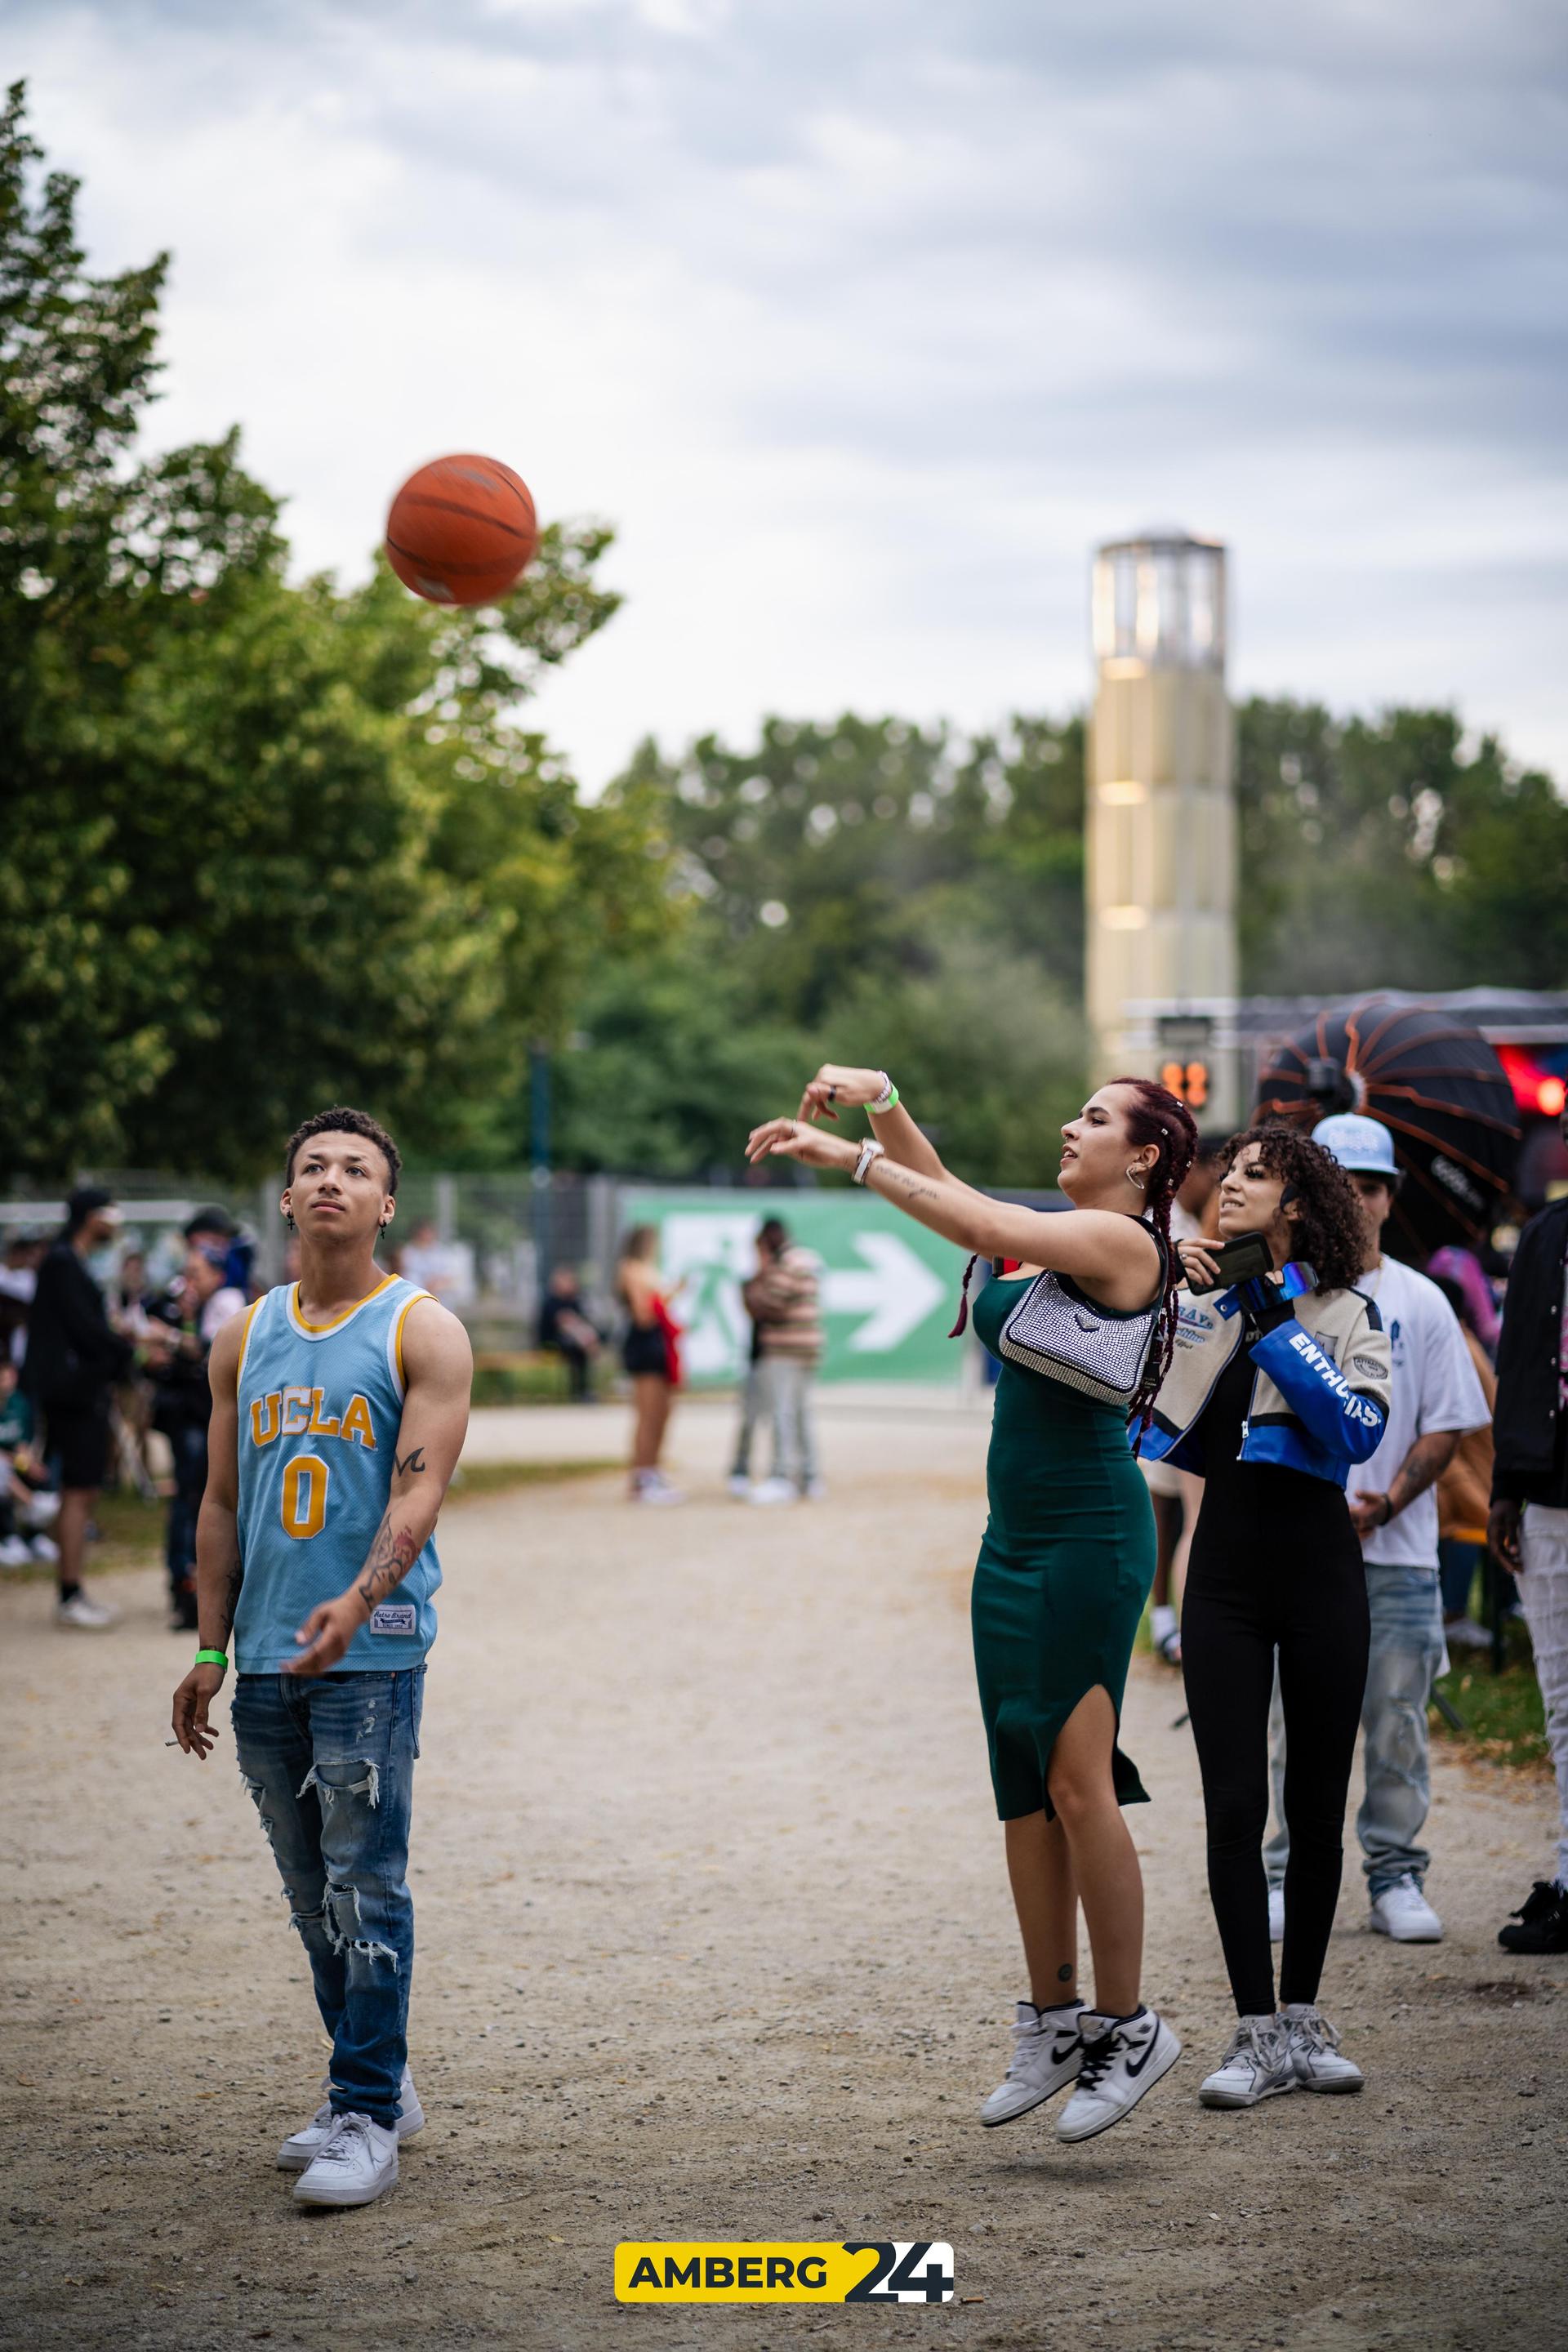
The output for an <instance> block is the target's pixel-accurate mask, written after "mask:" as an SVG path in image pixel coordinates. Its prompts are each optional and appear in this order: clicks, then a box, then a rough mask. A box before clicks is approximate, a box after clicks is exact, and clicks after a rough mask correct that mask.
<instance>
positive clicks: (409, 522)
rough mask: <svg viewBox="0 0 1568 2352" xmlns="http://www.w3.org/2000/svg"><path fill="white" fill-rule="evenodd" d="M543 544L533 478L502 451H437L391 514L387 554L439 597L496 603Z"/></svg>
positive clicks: (419, 592) (433, 599)
mask: <svg viewBox="0 0 1568 2352" xmlns="http://www.w3.org/2000/svg"><path fill="white" fill-rule="evenodd" d="M538 545H539V524H538V521H537V520H536V518H535V516H534V511H533V500H532V499H531V496H530V495H529V488H528V484H527V483H526V482H525V481H524V480H523V478H522V477H521V474H514V473H513V472H512V470H511V467H510V466H503V465H502V464H501V462H500V458H499V457H436V458H433V459H432V460H431V462H430V464H429V465H428V466H421V467H420V468H419V471H418V472H417V473H416V474H410V476H409V477H408V479H407V480H406V481H405V483H404V485H403V488H401V489H400V490H399V491H398V493H397V496H396V497H395V499H393V501H392V511H391V512H390V514H389V515H388V516H387V518H386V559H387V562H389V563H390V564H391V566H392V568H393V570H394V571H395V572H396V574H397V576H398V578H399V579H400V580H401V581H402V583H403V584H404V586H405V588H412V589H413V591H414V593H415V594H416V596H423V597H425V598H426V601H427V602H428V603H429V604H494V603H495V601H496V599H497V598H498V597H499V596H504V595H505V594H506V593H507V590H508V589H509V588H510V587H512V586H513V585H514V584H515V583H516V582H517V580H518V579H519V578H520V576H521V573H522V572H523V571H524V569H525V568H526V566H527V564H528V562H530V560H531V556H532V554H533V551H534V549H535V548H536V547H537V546H538Z"/></svg>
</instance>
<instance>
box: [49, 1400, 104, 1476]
mask: <svg viewBox="0 0 1568 2352" xmlns="http://www.w3.org/2000/svg"><path fill="white" fill-rule="evenodd" d="M44 1433H45V1434H44V1454H45V1459H46V1460H47V1461H50V1462H53V1461H56V1460H58V1464H59V1474H60V1485H61V1486H102V1484H103V1481H104V1475H105V1474H106V1472H107V1471H108V1468H109V1391H108V1390H107V1389H106V1390H105V1391H103V1393H102V1394H101V1395H100V1396H97V1397H94V1399H93V1401H92V1402H91V1403H90V1404H46V1405H45V1407H44Z"/></svg>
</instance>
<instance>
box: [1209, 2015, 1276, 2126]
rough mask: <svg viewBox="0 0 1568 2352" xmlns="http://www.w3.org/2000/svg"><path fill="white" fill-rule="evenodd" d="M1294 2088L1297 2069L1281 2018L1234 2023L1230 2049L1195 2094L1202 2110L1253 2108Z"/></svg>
mask: <svg viewBox="0 0 1568 2352" xmlns="http://www.w3.org/2000/svg"><path fill="white" fill-rule="evenodd" d="M1295 2087H1296V2069H1295V2066H1294V2064H1293V2063H1292V2061H1291V2057H1290V2047H1289V2042H1288V2041H1287V2039H1286V2033H1285V2021H1284V2019H1283V2018H1280V2017H1272V2016H1270V2017H1242V2018H1238V2019H1237V2026H1236V2032H1234V2033H1233V2034H1232V2035H1231V2037H1230V2047H1229V2049H1228V2050H1227V2051H1226V2053H1225V2056H1224V2057H1223V2058H1222V2059H1221V2060H1220V2062H1219V2064H1218V2065H1217V2066H1216V2067H1215V2071H1214V2073H1213V2074H1210V2075H1208V2076H1207V2077H1206V2078H1205V2081H1204V2083H1203V2084H1202V2085H1201V2086H1200V2088H1199V2091H1198V2097H1199V2099H1200V2101H1201V2102H1202V2104H1203V2105H1205V2107H1255V2106H1256V2105H1258V2100H1259V2099H1277V2098H1278V2097H1279V2095H1280V2093H1281V2092H1283V2091H1293V2090H1294V2089H1295Z"/></svg>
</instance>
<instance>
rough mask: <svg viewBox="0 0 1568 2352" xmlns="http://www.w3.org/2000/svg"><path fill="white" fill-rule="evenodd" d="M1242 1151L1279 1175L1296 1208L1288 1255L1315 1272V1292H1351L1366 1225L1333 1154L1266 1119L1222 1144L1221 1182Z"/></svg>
mask: <svg viewBox="0 0 1568 2352" xmlns="http://www.w3.org/2000/svg"><path fill="white" fill-rule="evenodd" d="M1244 1151H1255V1152H1256V1153H1257V1154H1258V1158H1259V1160H1262V1162H1263V1165H1264V1166H1265V1168H1267V1169H1268V1173H1269V1174H1270V1175H1271V1176H1279V1177H1283V1179H1284V1181H1285V1183H1286V1185H1287V1187H1288V1188H1290V1189H1292V1190H1293V1191H1294V1192H1295V1194H1296V1197H1297V1199H1298V1200H1299V1201H1300V1204H1301V1213H1300V1216H1299V1217H1298V1219H1297V1221H1296V1223H1295V1225H1294V1227H1293V1228H1292V1231H1291V1237H1290V1255H1291V1256H1292V1257H1295V1258H1304V1259H1305V1260H1306V1262H1307V1263H1308V1265H1310V1266H1312V1267H1313V1268H1314V1269H1315V1271H1316V1273H1317V1276H1318V1286H1319V1287H1320V1289H1322V1290H1350V1289H1352V1287H1353V1286H1354V1285H1355V1283H1356V1281H1357V1279H1358V1278H1359V1276H1360V1275H1361V1273H1362V1271H1363V1259H1364V1257H1365V1255H1366V1221H1365V1219H1364V1217H1363V1214H1362V1205H1361V1195H1360V1193H1359V1192H1357V1191H1356V1188H1355V1186H1354V1185H1353V1184H1352V1182H1351V1180H1350V1178H1349V1177H1348V1176H1347V1175H1346V1174H1345V1171H1344V1170H1343V1169H1342V1167H1341V1166H1340V1163H1339V1161H1338V1160H1336V1159H1335V1158H1334V1157H1333V1154H1332V1153H1331V1152H1328V1151H1325V1150H1323V1147H1322V1145H1321V1143H1314V1142H1313V1141H1312V1139H1311V1137H1310V1135H1303V1134H1302V1133H1301V1130H1300V1128H1298V1127H1286V1126H1284V1125H1282V1124H1280V1123H1279V1122H1278V1121H1276V1120H1270V1121H1269V1122H1268V1125H1267V1126H1264V1127H1248V1128H1244V1129H1242V1131H1241V1133H1240V1134H1239V1135H1233V1136H1232V1137H1231V1139H1230V1140H1229V1142H1228V1143H1226V1144H1225V1145H1223V1146H1222V1148H1221V1150H1220V1153H1219V1171H1220V1174H1221V1176H1222V1178H1223V1177H1224V1176H1225V1175H1226V1173H1227V1172H1228V1171H1229V1170H1230V1169H1231V1168H1233V1167H1234V1166H1235V1164H1236V1162H1237V1160H1238V1159H1239V1158H1240V1156H1241V1154H1242V1153H1243V1152H1244Z"/></svg>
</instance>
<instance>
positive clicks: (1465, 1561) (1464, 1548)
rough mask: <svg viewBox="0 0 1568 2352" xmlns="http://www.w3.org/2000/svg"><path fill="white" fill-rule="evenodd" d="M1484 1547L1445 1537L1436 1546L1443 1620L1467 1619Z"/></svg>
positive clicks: (1459, 1537) (1456, 1537) (1483, 1555)
mask: <svg viewBox="0 0 1568 2352" xmlns="http://www.w3.org/2000/svg"><path fill="white" fill-rule="evenodd" d="M1486 1549H1487V1548H1486V1546H1485V1544H1479V1543H1471V1542H1470V1541H1469V1540H1468V1538H1467V1537H1464V1536H1444V1537H1443V1538H1442V1539H1441V1541H1440V1542H1439V1543H1438V1546H1437V1581H1438V1583H1439V1584H1440V1585H1441V1587H1442V1591H1443V1614H1444V1616H1445V1617H1468V1615H1469V1613H1470V1589H1471V1587H1472V1586H1473V1585H1474V1583H1475V1580H1476V1570H1477V1569H1478V1568H1479V1566H1480V1564H1481V1562H1482V1560H1483V1559H1485V1557H1486Z"/></svg>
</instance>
